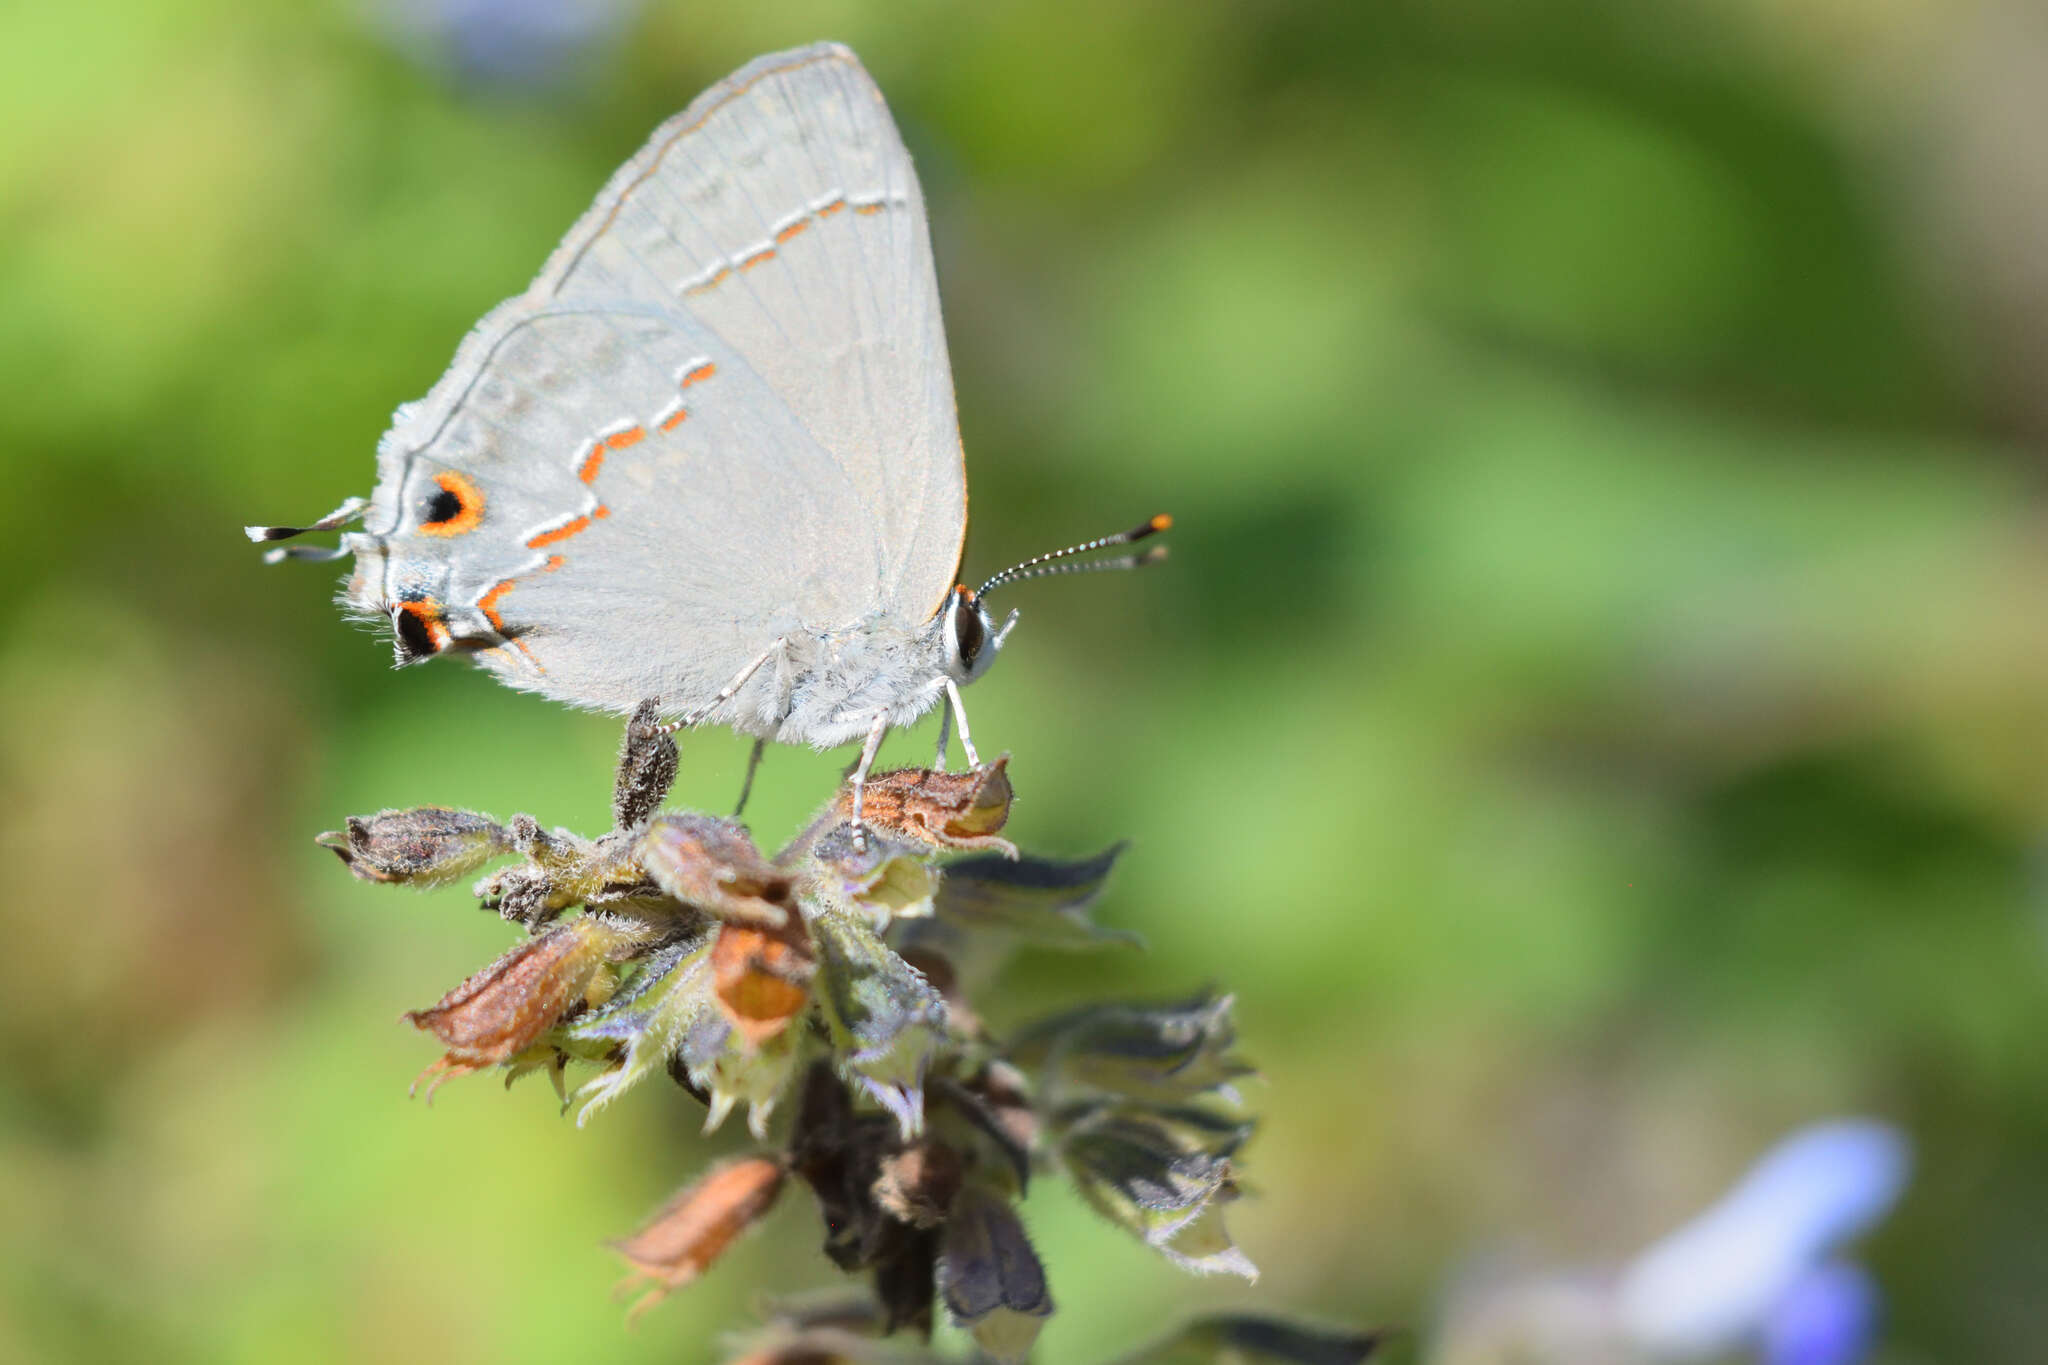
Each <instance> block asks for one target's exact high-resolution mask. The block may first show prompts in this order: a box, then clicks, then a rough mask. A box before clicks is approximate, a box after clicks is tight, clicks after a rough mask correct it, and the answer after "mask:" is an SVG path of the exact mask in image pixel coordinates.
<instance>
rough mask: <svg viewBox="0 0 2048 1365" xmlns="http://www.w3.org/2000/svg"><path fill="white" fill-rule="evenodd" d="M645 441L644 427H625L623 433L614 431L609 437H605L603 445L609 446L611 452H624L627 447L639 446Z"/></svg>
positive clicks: (645, 429) (645, 430)
mask: <svg viewBox="0 0 2048 1365" xmlns="http://www.w3.org/2000/svg"><path fill="white" fill-rule="evenodd" d="M646 439H647V428H646V427H627V428H626V429H625V430H624V431H615V432H613V433H612V434H611V435H609V436H607V437H605V438H604V443H605V444H606V445H608V446H610V447H611V448H612V449H613V450H624V449H626V448H627V447H628V446H636V445H639V444H640V443H641V442H642V441H644V440H646Z"/></svg>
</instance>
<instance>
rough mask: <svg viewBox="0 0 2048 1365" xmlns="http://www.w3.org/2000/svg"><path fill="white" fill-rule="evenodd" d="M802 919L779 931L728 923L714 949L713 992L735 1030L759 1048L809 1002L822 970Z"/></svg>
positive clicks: (793, 917)
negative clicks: (813, 983)
mask: <svg viewBox="0 0 2048 1365" xmlns="http://www.w3.org/2000/svg"><path fill="white" fill-rule="evenodd" d="M817 969H818V967H817V959H816V958H815V957H814V956H813V955H812V953H811V940H810V935H809V934H807V933H806V932H805V931H804V922H803V917H802V916H801V915H791V916H790V917H789V922H788V923H787V924H785V925H784V926H783V927H782V928H780V929H757V928H754V927H753V926H752V925H747V924H735V923H730V922H728V923H726V924H721V925H720V926H718V937H717V939H716V940H715V941H714V942H713V943H712V946H711V974H712V983H713V991H714V993H715V994H716V995H717V997H718V1003H719V1005H720V1006H722V1007H723V1008H724V1010H725V1015H726V1017H727V1018H728V1019H730V1020H732V1023H733V1027H735V1028H737V1029H738V1030H739V1031H740V1034H741V1036H742V1037H744V1038H745V1039H746V1040H747V1042H748V1044H749V1045H751V1046H753V1047H759V1046H761V1044H763V1043H765V1042H767V1041H768V1040H769V1039H770V1038H773V1037H774V1036H775V1035H776V1034H778V1033H780V1032H782V1030H783V1029H784V1028H785V1027H787V1026H788V1024H789V1021H790V1020H791V1019H794V1018H795V1017H796V1016H797V1015H798V1014H800V1013H802V1012H803V1009H804V1006H805V1005H807V1004H809V1003H810V999H811V990H810V980H811V977H812V976H813V975H814V974H815V973H816V972H817Z"/></svg>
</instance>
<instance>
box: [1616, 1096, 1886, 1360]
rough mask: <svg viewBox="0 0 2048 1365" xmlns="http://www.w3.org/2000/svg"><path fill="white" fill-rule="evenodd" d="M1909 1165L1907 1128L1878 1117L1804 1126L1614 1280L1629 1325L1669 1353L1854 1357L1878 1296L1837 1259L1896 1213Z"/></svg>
mask: <svg viewBox="0 0 2048 1365" xmlns="http://www.w3.org/2000/svg"><path fill="white" fill-rule="evenodd" d="M1910 1167H1911V1151H1910V1147H1909V1145H1908V1143H1907V1141H1906V1138H1905V1136H1904V1135H1903V1134H1901V1133H1900V1132H1899V1131H1898V1130H1897V1129H1895V1128H1892V1127H1890V1126H1889V1125H1887V1124H1883V1123H1879V1122H1876V1121H1874V1120H1868V1119H1847V1120H1840V1121H1836V1122H1832V1123H1822V1124H1816V1125H1814V1126H1812V1127H1809V1128H1805V1129H1802V1130H1801V1131H1799V1132H1798V1133H1795V1134H1794V1135H1793V1136H1791V1137H1790V1138H1787V1139H1786V1140H1785V1141H1784V1142H1781V1143H1780V1144H1778V1146H1777V1147H1775V1148H1773V1149H1772V1150H1771V1151H1770V1152H1769V1153H1768V1154H1766V1155H1765V1157H1764V1158H1763V1160H1761V1161H1759V1162H1758V1163H1757V1164H1756V1165H1755V1166H1754V1167H1752V1168H1751V1169H1750V1171H1749V1173H1748V1174H1747V1175H1745V1176H1744V1177H1743V1178H1742V1179H1741V1180H1740V1181H1739V1182H1738V1183H1737V1184H1736V1186H1735V1188H1734V1189H1733V1190H1731V1191H1729V1193H1728V1194H1727V1195H1726V1197H1724V1198H1723V1199H1722V1200H1721V1202H1720V1203H1718V1204H1716V1205H1714V1207H1712V1208H1710V1209H1708V1210H1707V1211H1706V1212H1705V1213H1703V1214H1701V1215H1700V1216H1699V1217H1698V1218H1695V1219H1694V1220H1693V1221H1692V1222H1690V1223H1688V1224H1686V1225H1685V1226H1684V1227H1682V1228H1680V1229H1679V1230H1678V1231H1677V1232H1674V1233H1672V1234H1671V1235H1670V1236H1668V1237H1666V1238H1664V1239H1663V1240H1662V1241H1660V1242H1658V1243H1657V1244H1655V1245H1654V1246H1652V1247H1650V1248H1649V1250H1647V1251H1645V1252H1644V1253H1643V1254H1642V1255H1641V1256H1639V1257H1637V1258H1636V1260H1635V1261H1634V1262H1632V1263H1631V1264H1630V1265H1629V1266H1628V1268H1627V1269H1626V1270H1625V1271H1624V1272H1623V1273H1622V1276H1621V1279H1620V1280H1619V1282H1618V1283H1617V1284H1616V1286H1615V1302H1616V1307H1617V1311H1618V1315H1619V1320H1620V1324H1621V1328H1622V1331H1623V1333H1624V1334H1625V1335H1626V1336H1627V1338H1628V1339H1629V1340H1630V1341H1632V1342H1633V1343H1635V1344H1636V1345H1637V1346H1638V1347H1639V1348H1641V1349H1642V1350H1643V1351H1644V1352H1645V1353H1647V1354H1649V1355H1650V1356H1652V1357H1653V1358H1656V1359H1661V1360H1702V1359H1710V1358H1712V1357H1714V1356H1718V1355H1722V1354H1725V1353H1727V1352H1730V1351H1734V1350H1737V1349H1741V1348H1745V1347H1761V1348H1762V1349H1763V1350H1764V1351H1765V1356H1764V1358H1765V1359H1766V1360H1767V1361H1769V1362H1770V1363H1771V1365H1779V1363H1780V1362H1784V1363H1785V1365H1845V1362H1849V1361H1853V1360H1855V1359H1856V1358H1857V1356H1858V1355H1859V1354H1860V1353H1861V1348H1862V1344H1863V1343H1864V1341H1865V1340H1866V1339H1867V1337H1868V1335H1869V1330H1870V1323H1871V1321H1872V1320H1873V1318H1874V1315H1875V1312H1876V1306H1877V1296H1876V1293H1875V1291H1874V1289H1873V1288H1872V1286H1871V1285H1870V1283H1869V1281H1868V1279H1867V1278H1858V1277H1860V1272H1852V1270H1851V1268H1850V1267H1847V1266H1842V1265H1837V1264H1831V1263H1830V1262H1829V1259H1828V1258H1829V1257H1830V1256H1831V1254H1832V1253H1833V1252H1834V1251H1835V1249H1836V1248H1838V1247H1840V1246H1841V1245H1842V1244H1843V1243H1845V1242H1847V1241H1849V1240H1850V1239H1852V1238H1854V1237H1856V1236H1858V1235H1859V1234H1861V1233H1863V1232H1865V1231H1867V1230H1868V1229H1869V1228H1870V1227H1871V1226H1873V1225H1874V1224H1876V1223H1877V1222H1878V1220H1880V1219H1881V1218H1883V1217H1884V1215H1885V1214H1886V1213H1887V1212H1889V1211H1890V1209H1891V1207H1892V1205H1893V1204H1894V1203H1895V1202H1896V1201H1897V1199H1898V1197H1899V1193H1900V1191H1901V1190H1903V1189H1904V1188H1905V1183H1906V1177H1907V1174H1908V1171H1909V1169H1910Z"/></svg>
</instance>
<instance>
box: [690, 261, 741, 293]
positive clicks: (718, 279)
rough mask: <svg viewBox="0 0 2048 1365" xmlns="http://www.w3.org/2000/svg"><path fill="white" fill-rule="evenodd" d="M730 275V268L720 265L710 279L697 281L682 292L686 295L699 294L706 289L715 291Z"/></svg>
mask: <svg viewBox="0 0 2048 1365" xmlns="http://www.w3.org/2000/svg"><path fill="white" fill-rule="evenodd" d="M731 274H732V267H731V266H729V265H722V266H720V267H718V270H717V272H716V273H715V274H713V275H712V276H711V278H710V279H708V280H699V281H698V282H697V283H695V284H693V285H691V286H690V287H689V288H688V289H685V290H684V291H683V292H684V293H686V294H701V293H703V292H704V291H705V290H707V289H715V288H717V287H718V286H719V285H721V284H724V283H725V281H726V277H727V276H729V275H731Z"/></svg>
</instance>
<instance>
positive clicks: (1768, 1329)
mask: <svg viewBox="0 0 2048 1365" xmlns="http://www.w3.org/2000/svg"><path fill="white" fill-rule="evenodd" d="M1877 1308H1878V1300H1877V1282H1876V1281H1875V1280H1873V1279H1871V1277H1870V1272H1869V1271H1867V1270H1865V1269H1864V1268H1863V1267H1862V1266H1858V1265H1850V1264H1848V1263H1847V1262H1844V1261H1836V1262H1833V1263H1831V1264H1828V1265H1824V1266H1822V1267H1820V1268H1819V1269H1818V1270H1814V1271H1811V1272H1809V1273H1808V1274H1807V1275H1806V1277H1805V1278H1804V1279H1802V1280H1800V1281H1799V1283H1798V1284H1797V1285H1795V1286H1793V1288H1792V1292H1791V1293H1789V1294H1788V1295H1786V1296H1785V1299H1784V1301H1783V1302H1782V1303H1780V1304H1779V1305H1778V1306H1777V1307H1776V1308H1774V1309H1773V1310H1771V1316H1770V1319H1769V1321H1767V1322H1766V1323H1765V1324H1764V1339H1763V1365H1854V1362H1856V1361H1858V1360H1861V1359H1862V1358H1863V1354H1864V1352H1865V1351H1867V1350H1869V1349H1870V1341H1871V1338H1872V1337H1873V1336H1874V1335H1875V1330H1876V1326H1877Z"/></svg>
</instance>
